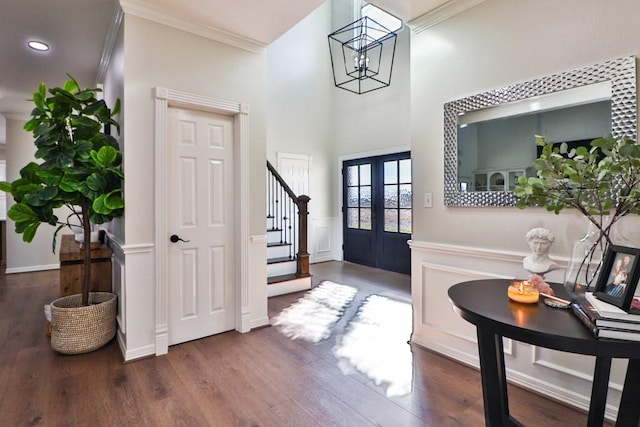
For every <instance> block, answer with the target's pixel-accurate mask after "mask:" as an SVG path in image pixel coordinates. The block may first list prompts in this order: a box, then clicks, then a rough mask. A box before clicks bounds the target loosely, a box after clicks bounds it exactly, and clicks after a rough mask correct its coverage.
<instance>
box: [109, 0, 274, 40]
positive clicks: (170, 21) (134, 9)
mask: <svg viewBox="0 0 640 427" xmlns="http://www.w3.org/2000/svg"><path fill="white" fill-rule="evenodd" d="M120 5H121V6H122V9H123V10H124V13H126V14H128V15H134V16H137V17H139V18H143V19H147V20H149V21H153V22H157V23H159V24H162V25H166V26H168V27H172V28H176V29H178V30H181V31H185V32H188V33H191V34H195V35H198V36H201V37H205V38H207V39H211V40H215V41H218V42H220V43H224V44H227V45H230V46H234V47H237V48H240V49H244V50H248V51H249V52H253V53H263V52H264V51H265V49H266V47H267V45H266V44H265V43H262V42H259V41H257V40H254V39H251V38H248V37H244V36H241V35H239V34H235V33H231V32H229V31H225V30H221V29H219V28H214V27H210V26H206V25H201V24H196V23H193V22H188V21H185V20H183V19H180V18H177V17H175V16H170V15H167V14H166V13H165V12H163V11H162V10H160V9H158V8H155V7H152V6H147V5H142V4H140V3H138V2H137V1H135V0H120Z"/></svg>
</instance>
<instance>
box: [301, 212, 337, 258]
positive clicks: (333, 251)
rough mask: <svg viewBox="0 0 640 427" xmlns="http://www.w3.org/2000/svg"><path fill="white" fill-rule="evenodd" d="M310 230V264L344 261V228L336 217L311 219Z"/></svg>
mask: <svg viewBox="0 0 640 427" xmlns="http://www.w3.org/2000/svg"><path fill="white" fill-rule="evenodd" d="M310 222H311V227H310V230H309V248H308V250H309V262H310V263H316V262H325V261H332V260H341V259H342V248H341V245H342V238H339V236H340V233H341V232H342V229H341V228H339V227H341V226H342V224H341V223H339V222H338V219H337V218H335V217H328V218H311V221H310Z"/></svg>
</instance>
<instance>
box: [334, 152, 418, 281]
mask: <svg viewBox="0 0 640 427" xmlns="http://www.w3.org/2000/svg"><path fill="white" fill-rule="evenodd" d="M342 177H343V180H342V194H343V204H342V215H343V224H344V225H343V242H344V243H343V257H344V260H345V261H349V262H354V263H356V264H362V265H367V266H370V267H377V268H381V269H384V270H389V271H396V272H399V273H404V274H410V272H411V251H410V249H409V245H408V244H407V241H408V240H410V239H411V231H412V183H411V153H410V152H408V151H406V152H402V153H396V154H388V155H384V156H375V157H366V158H360V159H353V160H347V161H344V162H343V165H342Z"/></svg>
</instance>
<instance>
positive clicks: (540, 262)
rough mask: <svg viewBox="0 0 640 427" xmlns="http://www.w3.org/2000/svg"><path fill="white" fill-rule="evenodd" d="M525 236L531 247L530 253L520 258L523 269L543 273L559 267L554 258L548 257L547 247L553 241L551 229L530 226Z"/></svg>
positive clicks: (548, 247)
mask: <svg viewBox="0 0 640 427" xmlns="http://www.w3.org/2000/svg"><path fill="white" fill-rule="evenodd" d="M525 237H526V239H527V243H528V244H529V247H530V248H531V255H529V256H527V257H525V258H524V259H523V260H522V266H523V267H524V269H525V270H527V271H528V272H529V273H532V274H539V275H544V274H545V273H548V272H549V271H552V270H557V269H558V268H560V266H559V265H558V264H556V262H555V261H554V260H552V259H551V258H549V249H551V244H552V243H553V241H554V237H553V233H551V231H549V230H547V229H546V228H542V227H538V228H532V229H531V230H529V232H528V233H527V234H526V235H525Z"/></svg>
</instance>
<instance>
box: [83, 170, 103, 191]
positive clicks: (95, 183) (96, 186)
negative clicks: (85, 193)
mask: <svg viewBox="0 0 640 427" xmlns="http://www.w3.org/2000/svg"><path fill="white" fill-rule="evenodd" d="M105 186H106V181H105V179H104V178H103V177H102V176H100V175H98V174H97V173H92V174H91V175H90V176H89V177H88V178H87V187H89V189H91V190H93V191H96V192H100V191H103V190H104V188H105Z"/></svg>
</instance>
